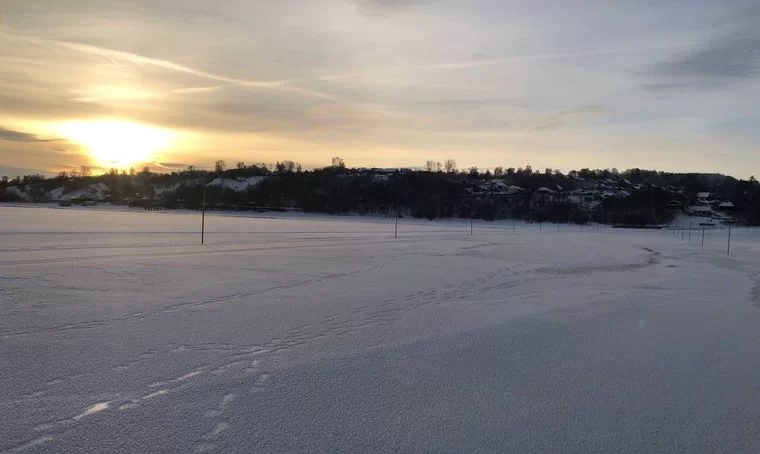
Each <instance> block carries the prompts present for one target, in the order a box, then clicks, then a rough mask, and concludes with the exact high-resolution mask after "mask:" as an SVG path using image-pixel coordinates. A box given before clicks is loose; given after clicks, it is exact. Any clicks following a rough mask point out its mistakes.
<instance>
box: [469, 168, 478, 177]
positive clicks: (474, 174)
mask: <svg viewBox="0 0 760 454" xmlns="http://www.w3.org/2000/svg"><path fill="white" fill-rule="evenodd" d="M478 175H479V173H478V168H477V167H475V166H472V167H470V176H471V177H477V176H478Z"/></svg>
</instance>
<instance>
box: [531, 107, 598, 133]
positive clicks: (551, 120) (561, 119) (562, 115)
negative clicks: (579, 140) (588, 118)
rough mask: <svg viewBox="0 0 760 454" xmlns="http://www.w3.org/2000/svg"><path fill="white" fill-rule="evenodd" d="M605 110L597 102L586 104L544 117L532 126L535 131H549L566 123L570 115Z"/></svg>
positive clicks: (590, 113) (589, 113)
mask: <svg viewBox="0 0 760 454" xmlns="http://www.w3.org/2000/svg"><path fill="white" fill-rule="evenodd" d="M606 111H607V109H605V108H604V107H603V106H600V105H598V104H590V105H587V106H583V107H580V108H578V109H571V110H565V111H562V112H559V113H556V114H554V115H552V116H550V117H548V118H546V119H545V120H544V121H543V122H541V123H540V124H539V125H538V126H536V127H534V128H533V129H534V130H536V131H549V130H552V129H557V128H559V127H562V126H564V125H566V124H567V123H568V122H569V120H570V118H572V117H577V116H585V115H600V114H602V113H604V112H606Z"/></svg>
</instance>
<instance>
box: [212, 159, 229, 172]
mask: <svg viewBox="0 0 760 454" xmlns="http://www.w3.org/2000/svg"><path fill="white" fill-rule="evenodd" d="M226 168H227V164H226V163H225V162H224V161H223V160H221V159H220V160H218V161H216V162H215V163H214V172H216V173H222V172H224V170H225V169H226Z"/></svg>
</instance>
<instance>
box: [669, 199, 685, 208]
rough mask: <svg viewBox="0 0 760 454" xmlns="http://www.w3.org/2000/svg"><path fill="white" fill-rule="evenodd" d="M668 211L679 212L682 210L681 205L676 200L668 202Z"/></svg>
mask: <svg viewBox="0 0 760 454" xmlns="http://www.w3.org/2000/svg"><path fill="white" fill-rule="evenodd" d="M667 206H668V209H669V210H681V209H683V203H681V202H679V201H678V200H669V201H668V203H667Z"/></svg>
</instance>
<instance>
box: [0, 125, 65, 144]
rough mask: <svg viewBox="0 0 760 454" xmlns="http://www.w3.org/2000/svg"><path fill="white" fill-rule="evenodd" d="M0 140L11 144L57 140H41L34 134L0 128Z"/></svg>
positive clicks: (52, 140)
mask: <svg viewBox="0 0 760 454" xmlns="http://www.w3.org/2000/svg"><path fill="white" fill-rule="evenodd" d="M0 140H7V141H9V142H54V141H56V139H41V138H39V137H38V136H36V135H34V134H28V133H25V132H20V131H14V130H11V129H5V128H3V127H2V126H0Z"/></svg>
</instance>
